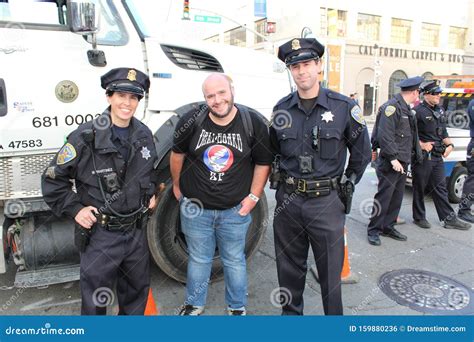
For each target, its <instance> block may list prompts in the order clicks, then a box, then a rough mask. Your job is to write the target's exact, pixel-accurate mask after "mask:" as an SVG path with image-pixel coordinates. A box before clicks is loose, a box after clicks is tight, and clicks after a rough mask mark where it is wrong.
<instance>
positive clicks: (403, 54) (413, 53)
mask: <svg viewBox="0 0 474 342" xmlns="http://www.w3.org/2000/svg"><path fill="white" fill-rule="evenodd" d="M375 53H377V56H380V57H392V58H403V59H416V60H424V61H434V62H448V63H464V56H462V55H456V54H450V53H439V52H429V51H421V50H406V49H397V48H388V47H378V48H377V49H376V48H374V46H367V45H359V54H360V55H368V56H373V55H374V54H375Z"/></svg>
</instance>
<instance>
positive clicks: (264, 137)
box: [173, 111, 273, 210]
mask: <svg viewBox="0 0 474 342" xmlns="http://www.w3.org/2000/svg"><path fill="white" fill-rule="evenodd" d="M250 114H251V118H252V125H253V127H254V138H253V139H250V138H249V136H248V133H247V132H245V130H244V126H243V122H242V118H241V114H240V112H239V111H237V114H236V116H235V118H234V119H233V120H232V121H231V122H230V123H229V124H228V125H226V126H220V125H217V124H215V123H214V122H213V121H212V120H211V119H210V118H209V117H208V114H207V113H206V114H202V115H206V118H205V119H204V121H203V122H202V124H201V125H200V127H197V126H198V124H196V123H195V124H194V125H189V123H190V122H194V119H193V116H194V115H195V112H194V111H190V112H189V113H187V114H186V115H184V116H183V117H182V118H181V119H180V120H179V122H178V124H177V126H176V133H175V139H174V144H173V151H174V152H176V153H185V154H186V158H185V161H184V164H183V168H182V171H181V175H180V189H181V192H182V193H183V195H184V196H185V197H187V198H197V199H199V200H200V201H201V202H202V203H203V206H204V208H206V209H217V210H224V209H229V208H232V207H235V206H236V205H237V204H239V203H240V202H241V201H242V199H243V198H244V197H246V196H247V195H248V194H249V192H250V186H251V184H252V179H253V170H254V164H259V165H270V164H271V163H272V159H273V158H272V154H271V152H270V147H269V138H268V127H267V126H266V125H265V123H264V122H263V121H262V120H260V119H257V118H256V115H257V114H254V115H252V112H251V111H250ZM251 140H252V141H251ZM251 143H253V146H250V144H251Z"/></svg>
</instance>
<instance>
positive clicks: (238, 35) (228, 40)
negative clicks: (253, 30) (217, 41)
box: [224, 27, 247, 47]
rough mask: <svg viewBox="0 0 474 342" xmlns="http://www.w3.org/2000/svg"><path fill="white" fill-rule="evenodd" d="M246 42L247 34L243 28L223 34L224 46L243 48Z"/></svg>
mask: <svg viewBox="0 0 474 342" xmlns="http://www.w3.org/2000/svg"><path fill="white" fill-rule="evenodd" d="M246 42H247V32H246V31H245V28H243V27H236V28H235V29H232V30H229V31H226V32H224V44H228V45H235V46H242V47H245V46H246Z"/></svg>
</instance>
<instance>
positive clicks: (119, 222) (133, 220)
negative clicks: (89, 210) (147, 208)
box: [97, 212, 142, 231]
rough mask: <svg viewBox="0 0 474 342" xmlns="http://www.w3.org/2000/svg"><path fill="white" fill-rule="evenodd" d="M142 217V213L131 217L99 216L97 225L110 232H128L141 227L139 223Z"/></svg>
mask: <svg viewBox="0 0 474 342" xmlns="http://www.w3.org/2000/svg"><path fill="white" fill-rule="evenodd" d="M141 217H142V213H141V212H140V213H138V214H135V215H133V216H130V217H119V216H113V215H106V214H99V215H98V217H97V223H98V224H99V225H100V226H102V227H103V228H105V229H106V230H109V231H126V230H130V229H133V228H137V227H140V225H139V224H137V222H138V221H139V220H140V218H141Z"/></svg>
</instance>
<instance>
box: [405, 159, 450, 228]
mask: <svg viewBox="0 0 474 342" xmlns="http://www.w3.org/2000/svg"><path fill="white" fill-rule="evenodd" d="M423 155H424V158H423V162H422V163H417V164H415V165H413V219H414V220H423V219H426V210H425V200H424V197H425V194H431V196H432V197H433V202H434V205H435V208H436V212H437V213H438V218H439V219H440V221H444V220H445V219H446V218H447V217H448V216H451V217H454V210H453V208H452V207H451V205H450V204H449V200H448V190H447V188H446V176H445V172H444V162H443V159H442V158H441V157H432V159H431V160H428V156H427V153H425V152H424V153H423Z"/></svg>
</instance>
